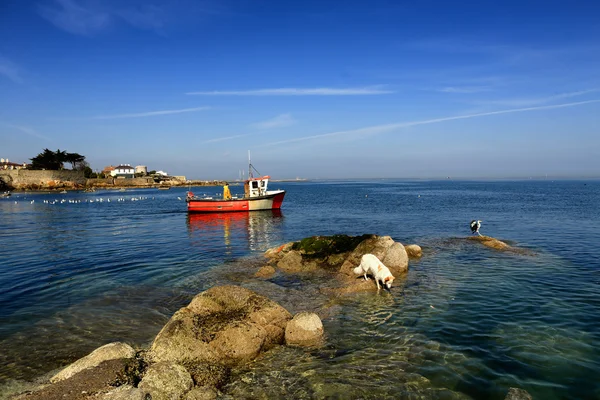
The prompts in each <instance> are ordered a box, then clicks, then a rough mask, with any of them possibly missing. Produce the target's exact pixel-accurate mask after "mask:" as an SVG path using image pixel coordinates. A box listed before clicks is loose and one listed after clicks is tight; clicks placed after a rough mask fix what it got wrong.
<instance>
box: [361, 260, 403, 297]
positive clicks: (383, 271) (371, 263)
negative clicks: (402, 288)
mask: <svg viewBox="0 0 600 400" xmlns="http://www.w3.org/2000/svg"><path fill="white" fill-rule="evenodd" d="M354 273H355V274H362V275H363V276H364V277H365V280H369V278H367V274H371V275H373V277H374V278H375V283H376V284H377V290H380V289H381V287H380V286H379V281H381V283H382V284H383V285H385V287H386V288H388V289H389V288H391V287H392V282H394V279H395V278H394V276H393V275H392V273H391V272H390V270H389V268H388V267H386V266H385V265H383V263H382V262H381V261H379V258H377V256H375V255H373V254H365V255H364V256H362V259H361V260H360V265H359V266H358V267H356V268H354Z"/></svg>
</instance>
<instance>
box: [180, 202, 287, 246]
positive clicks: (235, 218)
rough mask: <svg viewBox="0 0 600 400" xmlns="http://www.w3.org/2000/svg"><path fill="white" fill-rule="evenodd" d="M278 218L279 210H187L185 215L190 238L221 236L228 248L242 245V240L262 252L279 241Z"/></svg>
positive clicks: (210, 238) (213, 239) (211, 238)
mask: <svg viewBox="0 0 600 400" xmlns="http://www.w3.org/2000/svg"><path fill="white" fill-rule="evenodd" d="M282 221H283V213H282V212H281V210H280V209H275V210H265V211H252V212H225V213H189V214H188V216H187V223H188V231H189V233H190V235H191V237H192V238H193V239H199V240H204V239H208V240H209V241H211V240H212V241H215V240H216V239H217V238H218V237H222V239H223V242H224V244H225V246H226V247H227V248H228V250H231V247H232V246H235V247H238V246H242V247H245V245H244V243H245V242H247V244H248V248H249V249H250V250H260V251H264V250H267V249H269V248H270V247H273V246H275V244H276V243H278V241H279V240H280V236H281V230H280V229H279V227H280V226H281V222H282ZM220 232H222V233H221V234H220ZM238 242H239V243H238Z"/></svg>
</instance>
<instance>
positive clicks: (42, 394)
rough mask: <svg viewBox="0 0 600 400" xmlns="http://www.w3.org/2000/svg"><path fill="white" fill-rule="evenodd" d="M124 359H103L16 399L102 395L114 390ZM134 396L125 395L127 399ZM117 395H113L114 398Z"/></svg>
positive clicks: (37, 399) (28, 399)
mask: <svg viewBox="0 0 600 400" xmlns="http://www.w3.org/2000/svg"><path fill="white" fill-rule="evenodd" d="M126 363H127V360H126V359H115V360H107V361H103V362H101V363H100V364H98V365H96V366H94V367H91V368H86V369H84V370H82V371H80V372H79V373H77V374H74V375H72V376H71V377H69V378H66V379H62V380H60V381H58V382H56V383H53V384H50V385H47V386H44V387H43V388H41V389H39V390H36V391H34V392H33V393H26V394H23V395H21V396H18V397H17V398H16V399H18V400H54V399H83V398H86V397H87V395H86V394H87V393H95V394H98V396H103V395H104V394H108V393H110V392H111V391H113V390H114V384H115V382H116V381H117V380H118V376H119V375H120V374H121V373H122V371H123V369H124V368H125V365H126ZM130 398H132V399H135V397H127V399H130ZM116 399H119V397H115V400H116Z"/></svg>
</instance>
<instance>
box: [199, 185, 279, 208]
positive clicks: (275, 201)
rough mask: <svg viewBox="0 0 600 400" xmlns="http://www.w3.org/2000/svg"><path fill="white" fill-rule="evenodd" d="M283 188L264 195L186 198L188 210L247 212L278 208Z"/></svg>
mask: <svg viewBox="0 0 600 400" xmlns="http://www.w3.org/2000/svg"><path fill="white" fill-rule="evenodd" d="M284 196H285V190H280V191H276V192H275V193H269V194H267V195H265V196H260V197H253V198H243V199H231V200H223V199H196V198H192V199H188V200H187V207H188V212H191V213H211V212H220V213H222V212H247V211H260V210H279V209H280V208H281V203H283V198H284Z"/></svg>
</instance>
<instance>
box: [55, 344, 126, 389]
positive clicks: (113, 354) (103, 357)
mask: <svg viewBox="0 0 600 400" xmlns="http://www.w3.org/2000/svg"><path fill="white" fill-rule="evenodd" d="M133 357H135V350H134V349H133V348H132V347H131V346H129V345H128V344H125V343H121V342H115V343H109V344H106V345H104V346H102V347H99V348H97V349H96V350H94V351H92V352H91V353H90V354H88V355H87V356H85V357H83V358H80V359H79V360H77V361H75V362H74V363H73V364H71V365H69V366H68V367H66V368H65V369H63V370H62V371H60V372H59V373H58V374H56V375H54V376H53V377H52V378H50V382H52V383H56V382H59V381H62V380H64V379H67V378H70V377H71V376H73V375H75V374H77V373H78V372H81V371H83V370H84V369H87V368H91V367H95V366H97V365H99V364H100V363H101V362H103V361H107V360H115V359H120V358H133Z"/></svg>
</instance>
